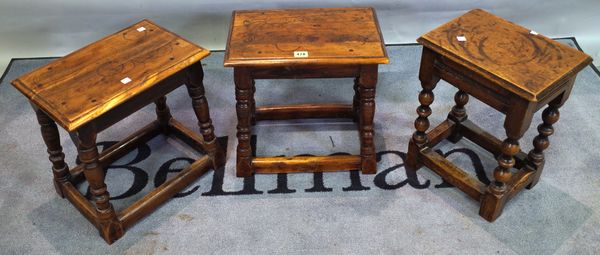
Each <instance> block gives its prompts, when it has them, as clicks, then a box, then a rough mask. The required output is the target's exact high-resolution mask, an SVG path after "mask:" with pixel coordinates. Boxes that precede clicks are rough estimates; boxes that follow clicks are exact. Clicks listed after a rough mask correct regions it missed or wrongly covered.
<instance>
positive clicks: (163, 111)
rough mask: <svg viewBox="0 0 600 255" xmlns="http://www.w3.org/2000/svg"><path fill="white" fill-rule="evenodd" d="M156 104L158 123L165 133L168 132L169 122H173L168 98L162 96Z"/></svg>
mask: <svg viewBox="0 0 600 255" xmlns="http://www.w3.org/2000/svg"><path fill="white" fill-rule="evenodd" d="M154 104H155V105H156V117H157V120H158V123H160V125H161V127H162V130H163V132H167V131H168V130H169V129H168V128H167V127H168V126H169V121H170V120H171V118H172V116H171V111H170V110H169V106H168V105H167V97H166V96H162V97H160V98H159V99H157V100H156V101H155V102H154Z"/></svg>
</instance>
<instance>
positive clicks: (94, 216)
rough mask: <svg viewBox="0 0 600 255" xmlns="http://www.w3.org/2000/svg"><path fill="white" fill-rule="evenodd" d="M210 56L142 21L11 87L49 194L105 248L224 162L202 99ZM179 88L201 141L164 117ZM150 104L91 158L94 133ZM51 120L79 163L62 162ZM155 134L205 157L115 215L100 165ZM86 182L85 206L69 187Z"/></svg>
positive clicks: (20, 79)
mask: <svg viewBox="0 0 600 255" xmlns="http://www.w3.org/2000/svg"><path fill="white" fill-rule="evenodd" d="M209 54H210V52H209V51H208V50H206V49H203V48H201V47H199V46H196V45H195V44H193V43H191V42H189V41H186V40H185V39H183V38H181V37H179V36H177V35H175V34H173V33H171V32H169V31H167V30H165V29H163V28H161V27H160V26H158V25H156V24H155V23H152V22H151V21H149V20H143V21H141V22H139V23H137V24H135V25H133V26H130V27H128V28H125V29H123V30H121V31H119V32H117V33H114V34H112V35H110V36H108V37H105V38H103V39H101V40H99V41H97V42H95V43H92V44H90V45H88V46H86V47H84V48H82V49H80V50H77V51H75V52H73V53H71V54H69V55H67V56H65V57H63V58H60V59H58V60H56V61H53V62H51V63H49V64H47V65H44V66H42V67H40V68H38V69H36V70H34V71H32V72H30V73H28V74H25V75H23V76H21V77H19V78H18V79H16V80H14V81H12V84H13V85H14V86H15V87H16V88H17V89H18V90H19V91H21V92H22V93H23V94H24V95H25V96H27V98H28V99H29V100H30V102H31V105H32V106H33V108H34V110H35V113H36V115H37V119H38V122H39V124H40V126H41V131H42V137H43V139H44V142H45V144H46V146H47V147H48V154H49V155H50V161H51V162H52V172H53V174H54V186H55V188H56V192H57V193H58V194H59V195H60V196H61V197H63V198H67V199H68V200H69V201H70V202H71V203H72V204H73V205H74V206H75V207H76V208H77V209H78V210H79V211H80V212H81V213H82V214H83V215H84V216H85V217H86V218H87V219H88V220H89V221H90V222H91V223H92V224H94V226H95V227H96V228H97V229H98V230H99V231H100V235H101V236H102V237H103V238H104V240H105V241H106V242H107V243H109V244H111V243H113V242H114V241H115V240H117V239H119V238H120V237H121V236H122V235H123V234H124V232H125V230H126V229H127V228H129V227H131V226H132V225H133V224H134V223H135V222H137V221H138V220H140V219H141V218H142V217H144V216H145V215H147V214H149V213H150V212H151V211H152V210H154V209H156V208H157V207H158V206H159V205H161V204H162V203H163V202H165V201H167V200H168V199H169V198H170V197H172V196H173V195H175V194H176V193H177V192H179V191H181V190H182V189H184V188H185V187H187V186H188V185H189V184H191V183H192V182H193V181H194V180H196V179H197V178H198V177H200V176H202V175H203V174H204V173H205V172H206V171H208V170H209V169H211V168H213V169H217V168H219V167H222V166H223V165H224V160H225V159H224V152H223V150H222V149H221V148H220V147H219V145H218V143H217V142H216V139H215V135H214V133H213V126H212V124H211V119H210V116H209V110H208V103H207V101H206V98H205V97H204V85H203V83H202V80H203V76H204V74H203V71H202V65H201V63H200V60H201V59H203V58H204V57H206V56H208V55H209ZM184 83H185V84H186V87H187V90H188V92H189V95H190V97H191V98H192V105H193V108H194V112H195V114H196V117H197V118H198V123H199V126H200V131H201V133H202V136H200V135H198V134H196V133H195V132H194V131H191V130H190V129H188V128H186V127H184V126H183V125H182V124H181V123H180V122H178V121H176V120H175V119H174V118H172V117H171V114H170V112H169V107H168V106H167V104H166V94H167V93H169V92H171V91H173V90H174V89H176V88H178V87H180V86H181V85H183V84H184ZM152 102H154V103H155V104H156V114H157V120H155V121H153V122H152V123H150V124H148V125H147V126H145V127H143V128H142V129H140V130H138V131H136V132H135V133H133V134H132V135H130V136H129V137H127V138H125V139H124V140H122V141H120V142H119V143H117V144H115V145H113V146H111V147H110V148H108V149H106V150H104V151H103V152H102V153H100V154H99V153H98V149H97V147H96V134H97V133H98V132H100V131H102V130H104V129H106V128H108V127H110V126H111V125H113V124H115V123H117V122H119V121H120V120H122V119H123V118H125V117H127V116H129V115H130V114H132V113H134V112H136V111H138V110H139V109H141V108H142V107H144V106H146V105H148V104H150V103H152ZM56 123H58V124H59V125H60V126H61V127H63V128H64V129H66V130H67V131H68V132H69V134H70V135H71V137H72V139H73V141H74V142H75V143H76V145H77V149H78V152H79V153H78V159H79V160H80V161H81V162H82V164H80V165H78V166H76V167H75V168H73V169H69V167H68V166H67V164H66V163H65V161H64V158H65V155H64V154H63V152H62V147H61V144H60V137H59V133H58V129H57V126H56ZM160 133H165V134H172V135H175V136H176V137H178V138H180V139H182V140H183V141H184V142H186V143H188V144H189V145H190V146H191V147H192V148H195V149H197V150H200V151H204V152H205V153H206V154H207V155H204V156H202V157H201V158H200V159H198V160H197V161H195V162H194V163H192V164H191V165H190V166H188V167H187V168H186V169H184V170H183V171H181V172H180V173H178V174H177V175H176V176H173V177H172V178H170V179H169V180H167V181H166V182H165V183H164V184H162V185H161V186H159V187H158V188H156V189H154V190H153V191H151V192H150V193H148V194H147V195H145V196H144V197H143V198H141V199H140V200H138V201H136V202H135V203H133V204H132V205H131V206H129V207H128V208H126V209H124V210H123V211H121V212H115V210H114V209H113V206H112V204H111V203H110V201H109V193H108V191H107V186H106V184H105V182H104V178H105V175H106V172H105V170H104V169H103V168H104V167H105V166H107V165H109V164H110V163H112V162H113V161H115V160H117V159H118V158H120V157H122V156H124V155H125V154H127V153H128V152H130V151H131V150H133V149H135V148H136V147H137V146H138V145H139V144H143V143H145V142H146V141H148V140H150V139H151V138H153V137H155V136H156V135H158V134H160ZM84 180H87V182H88V183H89V186H90V191H91V194H92V196H93V198H92V201H88V200H87V199H86V198H85V197H84V196H83V195H82V194H81V193H79V191H78V190H77V188H76V185H77V184H78V183H80V182H81V181H84Z"/></svg>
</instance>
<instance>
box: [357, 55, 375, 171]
mask: <svg viewBox="0 0 600 255" xmlns="http://www.w3.org/2000/svg"><path fill="white" fill-rule="evenodd" d="M376 85H377V65H372V66H362V67H361V72H360V77H358V91H359V92H358V96H359V99H360V107H359V113H360V114H359V121H358V123H359V132H360V140H361V143H360V155H361V157H362V159H361V170H362V173H363V174H374V173H376V172H377V159H376V155H375V143H374V142H373V137H374V127H373V118H374V117H375V86H376Z"/></svg>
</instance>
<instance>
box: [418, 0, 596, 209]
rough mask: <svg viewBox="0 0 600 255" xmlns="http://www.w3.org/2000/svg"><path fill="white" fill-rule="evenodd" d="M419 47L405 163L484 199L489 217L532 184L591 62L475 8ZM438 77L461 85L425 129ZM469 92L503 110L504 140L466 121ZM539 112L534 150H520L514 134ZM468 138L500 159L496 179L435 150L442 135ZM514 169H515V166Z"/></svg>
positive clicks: (430, 35) (520, 132)
mask: <svg viewBox="0 0 600 255" xmlns="http://www.w3.org/2000/svg"><path fill="white" fill-rule="evenodd" d="M417 41H418V42H419V43H420V44H422V45H423V46H424V47H423V55H422V58H421V68H420V72H419V79H420V80H421V86H422V87H423V90H422V91H421V93H420V94H419V102H420V103H421V106H419V107H418V108H417V113H418V115H419V117H418V118H417V120H416V121H415V128H416V129H417V131H416V132H415V133H414V134H413V136H412V139H411V140H410V143H409V147H408V156H407V167H408V168H412V169H415V170H416V169H418V168H420V167H421V166H422V165H424V166H426V167H428V168H430V169H431V170H433V171H434V172H436V173H437V174H439V175H440V176H441V177H442V178H443V179H444V180H445V181H447V182H448V183H451V184H452V185H454V186H456V187H457V188H459V189H460V190H462V191H463V192H465V193H466V194H468V195H469V196H470V197H472V198H473V199H475V200H478V201H480V202H481V207H480V210H479V214H480V215H481V216H482V217H483V218H485V219H486V220H488V221H494V220H495V219H496V218H498V216H499V215H500V214H501V213H502V209H503V207H504V205H505V203H506V202H507V201H508V200H509V199H510V198H512V197H513V196H514V195H515V194H517V193H518V192H519V191H521V190H522V189H523V188H524V187H528V188H532V187H533V186H534V185H535V184H536V183H537V182H538V180H539V178H540V175H541V173H542V168H543V166H544V161H545V160H544V153H543V151H544V150H545V149H546V148H548V145H549V142H548V136H550V135H551V134H552V133H553V132H554V128H553V127H552V124H554V123H555V122H557V121H558V117H559V112H558V108H559V107H561V106H562V105H563V104H564V103H565V101H566V100H567V98H568V97H569V93H570V92H571V89H572V88H573V83H574V81H575V77H576V75H577V73H578V72H579V71H580V70H581V69H583V68H584V67H585V66H586V65H588V64H589V63H590V62H591V58H590V57H589V56H587V55H586V54H584V53H582V52H580V51H578V50H575V49H573V48H570V47H568V46H565V45H562V44H560V43H557V42H555V41H553V40H551V39H549V38H547V37H544V36H542V35H539V34H537V33H536V32H535V31H531V30H528V29H525V28H523V27H521V26H518V25H515V24H514V23H511V22H509V21H506V20H504V19H502V18H499V17H497V16H494V15H492V14H490V13H487V12H485V11H482V10H477V9H476V10H472V11H470V12H468V13H466V14H464V15H463V16H460V17H458V18H456V19H454V20H452V21H450V22H448V23H446V24H444V25H442V26H440V27H438V28H436V29H435V30H433V31H431V32H429V33H427V34H425V35H423V36H421V37H420V38H419V39H418V40H417ZM440 79H443V80H445V81H447V82H448V83H450V84H451V85H453V86H455V87H457V88H458V89H459V90H458V92H457V93H456V95H455V96H454V100H455V102H456V105H455V106H454V107H453V108H452V111H451V112H450V113H449V115H448V118H447V120H445V121H444V122H443V123H441V124H440V125H439V126H437V127H435V128H434V129H433V130H431V131H430V132H429V133H426V131H427V129H428V128H429V120H428V119H427V117H428V116H429V115H430V114H431V108H430V107H429V105H430V104H431V103H432V102H433V98H434V97H433V89H434V88H435V86H436V83H437V82H438V81H439V80H440ZM469 95H471V96H474V97H475V98H477V99H479V100H480V101H482V102H483V103H485V104H487V105H489V106H491V107H492V108H494V109H496V110H498V111H500V112H502V113H504V114H505V115H506V118H505V120H504V128H505V130H506V135H507V138H506V139H504V141H501V140H499V139H497V138H495V137H494V136H492V135H491V134H489V133H487V132H485V131H484V130H482V129H481V128H479V127H478V126H476V125H475V124H474V123H473V122H471V121H470V120H468V119H467V114H466V111H465V105H466V104H467V101H468V100H469ZM545 105H548V107H547V108H546V109H545V110H544V111H543V113H542V120H543V123H542V124H541V125H539V126H538V131H539V135H538V136H537V137H535V139H534V140H533V146H534V149H532V150H531V151H530V152H529V154H525V153H524V152H522V151H521V150H520V148H519V139H520V138H521V137H522V136H523V134H524V133H525V131H526V130H527V129H528V128H529V126H530V124H531V121H532V117H533V115H534V113H535V112H536V111H537V110H539V109H540V108H542V107H544V106H545ZM463 136H464V137H466V138H467V139H469V140H471V141H472V142H474V143H475V144H477V145H479V146H482V147H483V148H484V149H486V150H488V151H489V152H491V153H493V154H494V155H495V156H496V157H497V161H498V167H497V168H496V169H495V170H494V181H492V182H491V183H490V184H489V186H487V187H486V186H485V185H484V184H483V183H481V182H480V181H478V180H477V179H475V178H474V177H472V176H470V175H469V174H467V173H466V172H464V171H463V170H462V169H460V168H458V167H456V166H455V165H454V164H452V163H451V162H449V161H448V160H446V159H445V158H443V157H442V156H440V155H439V154H438V153H436V152H435V151H434V149H433V147H434V146H435V145H436V144H438V143H439V142H440V141H442V140H443V139H446V138H447V139H448V140H450V141H452V142H458V140H460V139H461V138H462V137H463ZM513 168H514V169H513Z"/></svg>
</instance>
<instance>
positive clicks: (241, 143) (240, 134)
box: [234, 68, 254, 177]
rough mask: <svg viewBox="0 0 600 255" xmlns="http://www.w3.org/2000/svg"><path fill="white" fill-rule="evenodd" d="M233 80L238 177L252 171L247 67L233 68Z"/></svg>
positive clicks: (250, 97) (250, 79) (247, 174)
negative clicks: (236, 121) (236, 120)
mask: <svg viewBox="0 0 600 255" xmlns="http://www.w3.org/2000/svg"><path fill="white" fill-rule="evenodd" d="M234 81H235V99H236V101H237V103H236V106H235V108H236V112H237V119H238V124H237V139H238V145H237V154H236V175H237V176H238V177H247V176H251V175H252V174H253V173H254V170H253V169H252V148H251V146H250V136H251V134H250V130H251V127H250V125H251V121H252V120H251V119H252V101H253V99H252V97H253V96H252V95H253V89H252V82H253V81H252V78H251V77H250V74H249V72H248V70H247V69H244V68H235V69H234Z"/></svg>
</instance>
